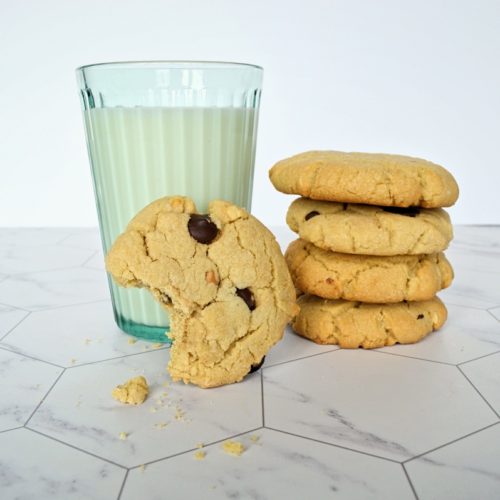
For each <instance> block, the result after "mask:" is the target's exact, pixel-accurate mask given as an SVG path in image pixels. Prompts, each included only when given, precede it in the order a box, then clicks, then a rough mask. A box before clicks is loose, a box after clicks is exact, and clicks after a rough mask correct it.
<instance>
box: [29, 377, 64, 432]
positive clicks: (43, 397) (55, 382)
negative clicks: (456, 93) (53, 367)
mask: <svg viewBox="0 0 500 500" xmlns="http://www.w3.org/2000/svg"><path fill="white" fill-rule="evenodd" d="M65 371H66V370H65V369H63V370H62V371H61V373H60V374H59V375H58V376H57V377H56V379H55V380H54V382H53V383H52V385H51V386H50V387H49V390H48V391H47V392H46V393H45V394H44V395H43V396H42V398H41V399H40V401H39V403H38V404H37V405H36V407H35V409H34V410H33V411H32V412H31V415H30V416H29V417H28V419H27V420H26V421H25V422H24V427H26V426H27V425H28V424H29V422H30V420H31V419H32V418H33V415H34V414H35V413H36V412H37V411H38V408H40V406H42V403H43V402H44V401H45V399H46V398H47V396H48V395H49V394H50V393H51V391H52V389H53V388H54V387H55V385H56V384H57V382H59V379H60V378H61V377H62V375H63V373H64V372H65Z"/></svg>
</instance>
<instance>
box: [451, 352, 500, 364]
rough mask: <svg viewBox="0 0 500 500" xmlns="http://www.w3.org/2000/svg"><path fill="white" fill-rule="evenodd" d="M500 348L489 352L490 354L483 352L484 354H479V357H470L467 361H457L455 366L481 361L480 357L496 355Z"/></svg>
mask: <svg viewBox="0 0 500 500" xmlns="http://www.w3.org/2000/svg"><path fill="white" fill-rule="evenodd" d="M499 352H500V350H498V351H495V352H489V353H488V354H483V355H482V356H478V357H477V358H473V359H469V360H467V361H461V362H460V363H457V364H456V365H455V366H457V367H459V366H462V365H466V364H467V363H473V362H474V361H479V360H480V359H483V358H487V357H489V356H494V355H495V354H498V353H499Z"/></svg>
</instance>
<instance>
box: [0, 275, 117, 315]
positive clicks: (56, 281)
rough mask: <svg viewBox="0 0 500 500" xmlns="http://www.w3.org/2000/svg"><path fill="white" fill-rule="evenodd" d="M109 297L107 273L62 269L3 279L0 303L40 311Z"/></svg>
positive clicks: (0, 285) (0, 286) (0, 283)
mask: <svg viewBox="0 0 500 500" xmlns="http://www.w3.org/2000/svg"><path fill="white" fill-rule="evenodd" d="M108 298H109V290H108V283H107V279H106V275H105V273H103V272H99V271H96V270H93V269H82V268H75V269H62V270H58V271H44V272H40V273H32V274H21V275H17V276H10V277H9V278H7V279H5V280H3V281H1V282H0V302H1V303H3V304H7V305H11V306H14V307H16V306H17V307H20V308H22V309H28V310H30V311H39V310H42V309H50V308H53V307H59V306H67V305H73V304H84V303H86V302H96V301H99V300H104V299H108Z"/></svg>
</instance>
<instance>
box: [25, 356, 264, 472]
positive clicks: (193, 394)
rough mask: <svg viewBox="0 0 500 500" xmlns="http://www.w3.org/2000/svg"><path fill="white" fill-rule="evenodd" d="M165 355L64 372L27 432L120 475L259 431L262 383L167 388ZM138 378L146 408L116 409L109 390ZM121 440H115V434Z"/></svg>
mask: <svg viewBox="0 0 500 500" xmlns="http://www.w3.org/2000/svg"><path fill="white" fill-rule="evenodd" d="M167 362H168V350H159V351H154V352H148V353H145V354H137V355H135V356H128V357H125V358H119V359H117V360H112V361H105V362H101V363H97V364H91V365H84V366H80V367H75V368H70V369H67V370H66V372H65V373H64V375H63V376H62V377H61V379H60V380H59V382H58V383H57V385H56V387H54V389H53V390H52V391H51V393H50V394H49V396H48V397H47V398H46V399H45V401H44V402H43V403H42V405H41V406H40V408H39V409H38V411H37V412H36V413H35V415H34V416H33V418H32V419H31V420H30V422H29V427H30V428H33V429H36V430H39V431H40V432H43V433H44V434H48V435H50V436H53V437H55V438H57V439H60V440H61V441H64V442H67V443H70V444H72V445H75V446H77V447H78V448H81V449H83V450H86V451H90V452H91V453H94V454H96V455H98V456H100V457H103V458H107V459H109V460H112V461H113V462H115V463H119V464H121V465H125V466H127V467H131V466H136V465H139V464H143V463H145V462H149V461H152V460H157V459H159V458H164V457H166V456H169V455H173V454H176V453H180V452H183V451H186V450H188V449H191V448H194V447H195V446H196V443H198V442H205V443H208V442H211V441H216V440H218V439H223V438H225V437H228V436H231V435H234V434H237V433H241V432H244V431H248V430H251V429H255V428H257V427H260V426H261V425H262V406H261V379H260V375H259V374H258V373H256V374H253V375H250V376H249V377H247V378H246V379H245V380H244V381H243V382H241V383H239V384H235V385H230V386H225V387H221V388H218V389H216V390H206V391H202V390H200V389H199V388H197V387H194V386H187V385H183V384H173V383H172V384H170V383H169V381H170V379H169V377H168V374H167V372H166V370H165V367H166V364H167ZM138 374H144V376H145V377H146V379H147V380H148V382H149V384H150V387H151V394H150V396H149V398H148V399H147V401H146V402H145V403H144V404H143V405H141V406H137V407H130V406H128V405H122V404H120V403H118V402H117V401H114V400H113V399H112V397H111V391H112V389H113V388H114V387H115V386H116V385H118V384H121V383H123V382H124V381H125V380H127V379H129V378H131V377H134V376H137V375H138ZM122 432H124V433H126V434H127V435H128V437H127V439H125V440H122V439H120V433H122Z"/></svg>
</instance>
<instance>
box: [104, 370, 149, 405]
mask: <svg viewBox="0 0 500 500" xmlns="http://www.w3.org/2000/svg"><path fill="white" fill-rule="evenodd" d="M148 392H149V387H148V383H147V381H146V379H145V378H144V377H143V376H142V375H140V376H138V377H135V378H131V379H130V380H127V382H125V383H124V384H121V385H118V386H117V387H115V388H114V389H113V392H112V395H113V397H114V398H115V399H116V400H117V401H120V403H124V404H132V405H140V404H141V403H143V402H144V400H145V399H146V398H147V396H148Z"/></svg>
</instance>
